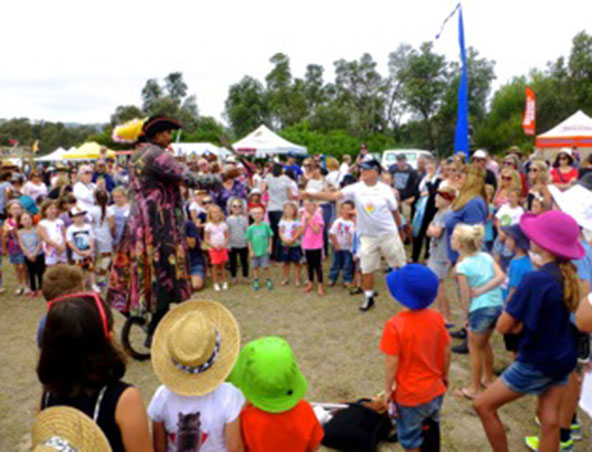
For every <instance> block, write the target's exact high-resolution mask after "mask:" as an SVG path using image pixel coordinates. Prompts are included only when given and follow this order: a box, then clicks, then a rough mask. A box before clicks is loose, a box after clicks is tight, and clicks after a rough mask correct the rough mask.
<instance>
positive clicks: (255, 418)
mask: <svg viewBox="0 0 592 452" xmlns="http://www.w3.org/2000/svg"><path fill="white" fill-rule="evenodd" d="M228 380H229V381H230V382H231V383H233V384H234V385H235V386H237V387H238V388H240V389H241V391H242V392H243V394H244V396H245V397H246V399H247V401H248V403H247V404H246V405H245V407H244V408H243V411H242V412H241V415H240V422H241V429H242V435H243V441H244V444H245V450H248V451H249V452H275V451H279V450H281V451H283V452H303V451H309V450H315V449H316V448H317V447H318V446H319V445H320V443H321V440H322V439H323V429H322V427H321V425H320V424H319V421H318V420H317V418H316V416H315V414H314V412H313V409H312V406H311V405H310V404H309V403H308V402H307V401H306V400H304V399H303V397H304V394H305V393H306V389H307V387H308V383H307V382H306V378H305V377H304V375H302V373H301V372H300V369H299V368H298V364H297V363H296V358H295V357H294V353H293V352H292V349H291V348H290V345H289V344H288V343H287V342H286V341H285V340H284V339H282V338H280V337H264V338H261V339H256V340H254V341H252V342H249V343H248V344H247V345H246V346H245V347H244V348H243V349H242V351H241V352H240V354H239V357H238V360H237V362H236V364H235V366H234V369H233V370H232V373H231V374H230V376H229V377H228Z"/></svg>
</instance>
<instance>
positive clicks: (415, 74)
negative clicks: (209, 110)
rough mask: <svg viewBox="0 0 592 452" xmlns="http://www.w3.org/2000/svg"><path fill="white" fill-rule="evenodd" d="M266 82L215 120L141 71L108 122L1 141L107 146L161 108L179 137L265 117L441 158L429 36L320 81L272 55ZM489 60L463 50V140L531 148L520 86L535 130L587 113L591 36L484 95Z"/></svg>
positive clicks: (197, 137)
mask: <svg viewBox="0 0 592 452" xmlns="http://www.w3.org/2000/svg"><path fill="white" fill-rule="evenodd" d="M270 63H271V68H270V71H269V73H268V74H267V75H266V77H265V84H263V83H261V82H260V81H259V80H257V79H255V78H253V77H250V76H248V75H247V76H244V77H243V78H242V79H241V80H240V81H239V82H238V83H235V84H233V85H231V86H230V87H229V91H228V96H227V98H226V101H225V113H224V117H225V119H226V120H227V121H228V123H229V128H228V129H227V128H226V127H225V126H224V125H222V124H220V123H219V122H217V121H216V120H215V119H214V118H211V117H203V118H202V117H200V116H199V109H198V105H197V100H196V97H195V96H194V95H190V94H189V87H188V86H187V84H186V83H185V81H184V79H183V74H182V73H181V72H172V73H170V74H168V75H167V76H166V77H164V79H162V81H159V80H158V79H155V78H150V79H148V80H147V81H146V84H145V85H144V87H143V88H142V91H141V100H142V101H141V107H140V106H136V105H120V106H118V107H117V108H116V109H115V111H114V112H113V114H112V115H111V117H110V118H109V123H108V124H106V125H105V126H104V127H102V129H101V128H100V127H99V128H97V127H96V126H81V125H66V124H62V123H59V122H58V123H51V122H45V121H41V122H31V121H30V120H28V119H26V118H14V119H10V120H1V119H0V145H2V146H8V143H9V140H11V139H16V140H19V142H20V143H21V145H24V146H28V145H30V144H32V143H33V142H34V141H35V140H40V147H41V152H40V154H43V153H45V152H49V151H52V150H53V149H55V148H57V147H58V146H63V147H66V148H67V147H70V146H73V145H79V144H81V143H82V142H84V141H87V140H94V141H97V142H99V143H101V144H104V145H106V146H109V147H111V148H113V149H122V148H126V147H129V145H118V144H116V143H113V142H112V140H111V133H112V130H113V127H114V126H115V125H117V124H121V123H123V122H125V121H127V120H130V119H133V118H136V117H144V116H149V115H151V114H156V113H159V114H166V115H170V116H173V117H175V118H177V119H179V120H180V121H181V123H182V124H183V125H184V129H183V133H182V139H183V141H209V142H212V143H218V142H219V137H220V136H231V137H232V138H233V139H238V138H241V137H243V136H245V135H247V134H248V133H250V132H251V131H253V130H254V129H255V128H257V127H259V126H260V125H261V124H267V125H268V126H270V127H272V128H273V129H275V130H276V131H278V132H279V133H280V134H281V135H282V136H284V137H285V138H287V139H288V140H290V141H293V142H295V143H298V144H302V145H305V146H307V147H308V149H309V152H310V153H324V154H332V155H336V156H340V155H343V154H346V153H351V154H354V153H356V152H357V151H358V149H359V144H360V142H362V141H363V142H366V143H368V145H369V147H370V150H371V151H373V152H380V151H382V150H384V149H386V148H392V147H402V148H405V147H417V148H424V149H430V150H434V151H436V152H437V153H438V154H440V155H445V154H447V153H448V152H450V150H451V149H452V144H453V140H454V126H455V121H456V113H457V90H458V85H459V82H460V69H461V68H460V64H459V62H458V61H456V60H455V61H447V60H446V59H445V58H444V57H443V56H442V55H439V54H437V53H436V52H434V50H433V47H432V44H431V43H424V44H422V45H421V46H419V48H413V47H412V46H410V45H408V44H401V45H400V46H399V47H398V48H397V49H396V50H395V51H393V52H392V53H390V54H389V58H388V73H387V74H386V75H385V76H383V75H381V74H380V72H379V71H378V69H377V64H376V62H375V61H374V59H373V58H372V56H371V55H370V54H368V53H365V54H363V55H362V56H361V57H360V58H359V59H354V60H351V61H348V60H345V59H338V60H336V61H335V62H334V73H335V77H334V79H333V80H327V81H326V80H324V78H323V77H324V73H325V71H324V68H323V67H322V66H320V65H318V64H309V65H308V66H306V70H305V72H304V74H303V75H302V76H301V77H298V76H295V75H294V74H293V73H292V70H291V67H290V58H289V56H288V55H286V54H284V53H281V52H279V53H276V54H275V55H273V56H272V57H271V59H270ZM494 69H495V62H493V61H491V60H489V59H487V58H485V57H483V56H481V55H479V53H478V52H477V50H475V49H474V48H471V47H469V48H468V49H467V72H468V89H469V122H470V132H471V147H472V148H480V147H483V148H486V149H488V150H490V151H492V152H497V151H502V150H505V149H507V148H508V147H509V146H512V145H518V146H520V147H523V148H525V149H530V148H532V146H533V141H534V140H533V138H532V137H527V136H525V135H524V133H523V131H522V126H521V122H522V113H523V109H524V101H525V94H524V93H525V88H526V86H531V87H532V89H533V90H534V92H535V95H536V99H537V118H536V119H537V133H541V132H544V131H546V130H548V129H549V128H551V127H553V126H555V125H556V124H557V123H559V122H560V121H563V120H564V119H566V118H567V117H568V116H569V115H571V114H573V113H574V112H575V111H577V110H578V109H581V110H583V111H584V112H586V113H587V114H589V115H592V36H591V35H589V34H587V33H586V32H584V31H582V32H580V33H578V34H577V35H576V36H575V37H574V38H573V40H572V48H571V50H570V53H569V55H567V56H559V57H558V58H557V59H556V60H554V61H552V62H550V63H548V64H547V66H546V67H545V68H538V69H533V70H532V71H531V72H530V73H529V74H524V75H520V76H517V77H515V78H514V79H513V80H512V81H510V82H508V83H506V84H505V85H503V86H501V87H500V88H499V89H498V90H497V91H496V92H495V93H494V94H493V96H491V95H490V92H491V84H492V82H493V80H494V79H495V71H494Z"/></svg>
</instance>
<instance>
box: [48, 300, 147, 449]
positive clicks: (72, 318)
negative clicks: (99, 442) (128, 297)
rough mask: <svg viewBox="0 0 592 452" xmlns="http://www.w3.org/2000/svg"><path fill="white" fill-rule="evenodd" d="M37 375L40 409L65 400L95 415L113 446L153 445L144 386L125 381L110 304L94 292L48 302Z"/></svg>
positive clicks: (141, 446) (123, 366)
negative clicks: (143, 392) (40, 394)
mask: <svg viewBox="0 0 592 452" xmlns="http://www.w3.org/2000/svg"><path fill="white" fill-rule="evenodd" d="M47 309H48V313H47V321H46V324H45V329H44V331H43V334H42V337H41V351H40V355H39V361H38V363H37V376H38V378H39V381H40V382H41V384H42V385H43V395H42V397H41V404H40V410H41V411H43V410H44V409H46V408H49V407H52V406H57V405H65V406H70V407H72V408H76V409H78V410H80V411H82V412H83V413H85V414H86V415H87V416H89V417H91V418H92V419H93V420H94V421H95V423H96V424H97V425H98V426H99V427H100V428H101V430H102V431H103V433H104V434H105V436H106V437H107V439H108V441H109V444H110V446H111V449H112V450H114V451H124V450H125V451H128V452H129V451H137V452H140V451H149V450H152V444H151V440H150V432H149V429H148V417H147V414H146V408H145V407H144V403H143V401H142V396H141V394H140V391H139V390H138V389H137V388H135V387H133V386H131V385H130V384H128V383H126V382H124V381H122V378H123V376H124V374H125V370H126V366H125V359H124V357H123V355H122V353H121V352H120V351H119V348H118V347H117V346H116V345H115V343H114V340H113V323H114V322H113V315H112V313H111V309H110V308H109V307H108V306H107V305H106V304H105V303H104V302H103V301H102V300H101V299H100V298H99V296H98V295H97V294H95V293H75V294H70V295H65V296H62V297H58V298H55V299H53V300H51V301H50V302H49V303H48V308H47Z"/></svg>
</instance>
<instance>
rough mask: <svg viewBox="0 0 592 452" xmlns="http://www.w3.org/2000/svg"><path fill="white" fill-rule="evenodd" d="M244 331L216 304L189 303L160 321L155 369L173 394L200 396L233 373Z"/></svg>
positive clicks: (155, 336) (224, 309) (226, 311)
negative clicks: (241, 331)
mask: <svg viewBox="0 0 592 452" xmlns="http://www.w3.org/2000/svg"><path fill="white" fill-rule="evenodd" d="M239 349H240V331H239V328H238V323H237V322H236V320H235V318H234V316H233V315H232V313H231V312H230V311H229V310H228V309H226V308H225V307H224V306H222V305H221V304H220V303H216V302H214V301H186V302H184V303H181V304H180V305H179V306H177V307H176V308H174V309H172V310H170V311H169V312H168V313H167V315H166V316H164V318H163V319H162V320H161V321H160V323H159V324H158V327H157V328H156V331H155V333H154V339H153V341H152V367H153V368H154V372H155V373H156V375H157V376H158V378H159V379H160V381H161V382H162V383H163V384H164V385H165V386H166V387H167V388H169V389H170V390H171V391H173V392H175V393H177V394H180V395H184V396H200V395H204V394H207V393H208V392H211V391H213V390H214V389H216V388H217V387H218V386H219V385H220V384H221V383H222V382H224V380H226V377H227V376H228V374H229V373H230V371H231V370H232V367H233V366H234V362H235V361H236V358H237V356H238V352H239Z"/></svg>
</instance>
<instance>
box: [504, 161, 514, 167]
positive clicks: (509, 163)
mask: <svg viewBox="0 0 592 452" xmlns="http://www.w3.org/2000/svg"><path fill="white" fill-rule="evenodd" d="M504 165H508V166H510V165H511V166H514V163H512V162H511V161H510V160H506V161H505V162H504Z"/></svg>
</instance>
